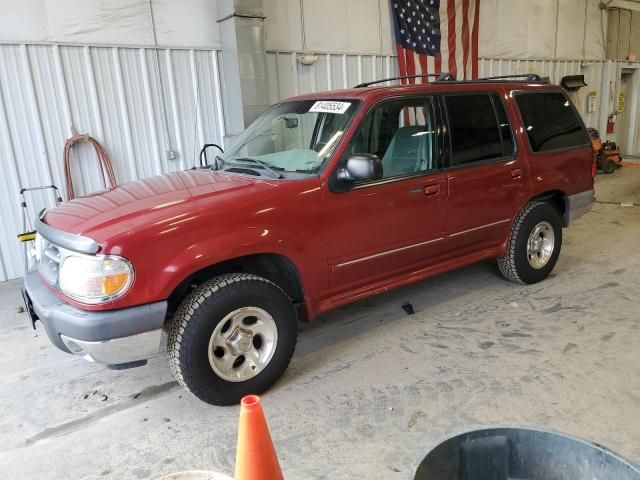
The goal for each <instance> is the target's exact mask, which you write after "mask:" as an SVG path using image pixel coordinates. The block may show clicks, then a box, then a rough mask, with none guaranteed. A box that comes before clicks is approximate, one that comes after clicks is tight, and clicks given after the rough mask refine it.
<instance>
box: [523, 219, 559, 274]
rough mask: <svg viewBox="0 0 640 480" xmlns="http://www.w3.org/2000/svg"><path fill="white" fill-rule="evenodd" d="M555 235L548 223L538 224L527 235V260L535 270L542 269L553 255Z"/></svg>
mask: <svg viewBox="0 0 640 480" xmlns="http://www.w3.org/2000/svg"><path fill="white" fill-rule="evenodd" d="M555 240H556V235H555V233H554V231H553V227H552V226H551V224H550V223H549V222H540V223H538V224H537V225H536V226H535V227H533V230H531V233H530V234H529V239H528V240H527V260H528V261H529V265H531V266H532V267H533V268H535V269H536V270H539V269H541V268H543V267H544V266H545V265H546V264H547V263H549V260H550V259H551V256H552V255H553V250H554V247H555Z"/></svg>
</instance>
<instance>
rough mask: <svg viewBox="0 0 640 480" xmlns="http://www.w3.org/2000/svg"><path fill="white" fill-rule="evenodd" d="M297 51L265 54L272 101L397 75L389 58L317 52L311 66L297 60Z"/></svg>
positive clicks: (391, 58)
mask: <svg viewBox="0 0 640 480" xmlns="http://www.w3.org/2000/svg"><path fill="white" fill-rule="evenodd" d="M298 55H300V53H299V52H284V51H270V52H267V71H268V75H269V79H270V82H269V92H270V99H271V101H272V102H276V101H278V100H281V99H283V98H287V97H292V96H295V95H302V94H303V93H310V92H318V91H322V90H331V89H339V88H351V87H353V86H354V85H357V84H358V83H362V82H367V81H370V80H378V79H380V78H385V77H393V76H394V75H397V72H398V66H397V62H396V59H395V57H393V56H391V55H350V54H338V53H318V54H317V55H318V60H317V61H316V62H315V63H314V64H312V65H303V64H301V63H300V62H298V60H297V56H298Z"/></svg>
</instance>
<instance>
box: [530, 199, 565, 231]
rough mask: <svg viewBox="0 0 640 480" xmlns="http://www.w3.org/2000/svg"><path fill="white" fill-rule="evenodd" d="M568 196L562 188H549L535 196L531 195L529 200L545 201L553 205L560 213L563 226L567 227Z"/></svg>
mask: <svg viewBox="0 0 640 480" xmlns="http://www.w3.org/2000/svg"><path fill="white" fill-rule="evenodd" d="M566 197H567V196H566V194H565V192H563V191H562V190H547V191H545V192H542V193H538V194H536V195H535V196H533V197H531V198H530V199H529V202H545V203H549V204H550V205H552V206H553V207H554V208H555V209H556V211H557V212H558V215H560V218H561V219H562V226H563V227H566V226H568V224H567V220H566V213H567V200H566Z"/></svg>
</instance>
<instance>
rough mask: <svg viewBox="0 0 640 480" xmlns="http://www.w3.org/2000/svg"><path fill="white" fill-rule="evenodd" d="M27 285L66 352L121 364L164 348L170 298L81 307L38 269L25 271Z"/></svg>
mask: <svg viewBox="0 0 640 480" xmlns="http://www.w3.org/2000/svg"><path fill="white" fill-rule="evenodd" d="M24 289H25V291H26V294H27V295H28V298H29V300H30V301H31V306H32V308H33V311H34V312H35V314H36V315H37V316H38V319H39V320H41V321H42V324H43V325H44V328H45V331H46V332H47V336H48V337H49V339H50V340H51V342H52V343H53V344H54V345H55V346H56V347H58V348H59V349H60V350H62V351H64V352H67V353H73V354H75V355H80V356H82V357H84V358H86V359H87V360H90V361H94V362H98V363H104V364H108V365H120V364H124V363H130V362H137V361H140V360H146V359H148V358H151V357H154V356H156V355H157V354H159V353H160V352H161V351H163V350H164V349H163V348H162V345H163V338H162V337H163V330H162V327H163V325H164V321H165V316H166V313H167V302H164V301H163V302H156V303H151V304H148V305H141V306H136V307H131V308H124V309H120V310H107V311H87V310H80V309H78V308H75V307H73V306H71V305H69V304H68V303H65V302H64V301H63V300H61V299H60V298H58V297H57V296H56V295H54V294H53V293H52V292H51V291H50V290H49V288H48V287H47V286H46V285H45V283H44V281H43V280H42V278H41V277H40V274H39V273H38V272H36V271H31V272H28V273H27V274H26V275H25V277H24Z"/></svg>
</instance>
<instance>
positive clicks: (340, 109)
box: [309, 100, 351, 115]
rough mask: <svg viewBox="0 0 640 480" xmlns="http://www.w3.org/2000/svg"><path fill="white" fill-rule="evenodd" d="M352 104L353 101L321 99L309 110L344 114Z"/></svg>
mask: <svg viewBox="0 0 640 480" xmlns="http://www.w3.org/2000/svg"><path fill="white" fill-rule="evenodd" d="M350 106H351V103H349V102H330V101H327V100H320V101H319V102H316V103H314V104H313V106H312V107H311V108H310V109H309V111H310V112H318V113H339V114H340V115H342V114H343V113H344V112H346V111H347V110H348V109H349V107H350Z"/></svg>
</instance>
